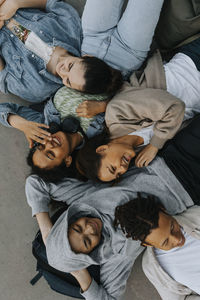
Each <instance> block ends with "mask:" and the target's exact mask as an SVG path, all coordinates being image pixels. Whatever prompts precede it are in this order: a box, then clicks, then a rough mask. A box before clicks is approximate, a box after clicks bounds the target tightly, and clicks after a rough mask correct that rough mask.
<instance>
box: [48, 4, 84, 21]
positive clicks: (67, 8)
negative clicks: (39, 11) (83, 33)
mask: <svg viewBox="0 0 200 300" xmlns="http://www.w3.org/2000/svg"><path fill="white" fill-rule="evenodd" d="M46 12H52V13H54V14H56V15H58V16H63V17H65V22H66V21H67V19H66V15H67V16H68V17H69V16H70V17H72V18H74V17H75V18H77V20H80V17H79V15H78V12H77V11H76V9H75V8H73V7H72V6H71V5H70V4H68V3H66V2H64V1H63V0H47V3H46Z"/></svg>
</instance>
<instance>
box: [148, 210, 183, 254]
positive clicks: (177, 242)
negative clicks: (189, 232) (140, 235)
mask: <svg viewBox="0 0 200 300" xmlns="http://www.w3.org/2000/svg"><path fill="white" fill-rule="evenodd" d="M184 243H185V237H184V235H183V233H182V231H181V228H180V225H179V224H178V222H177V221H176V219H174V218H173V217H171V216H169V215H167V214H165V213H163V212H160V213H159V222H158V228H156V229H153V230H152V232H151V233H150V234H149V235H148V236H147V237H146V239H145V243H144V244H147V246H148V245H151V246H153V247H155V248H158V249H162V250H170V249H173V248H175V247H182V246H183V245H184Z"/></svg>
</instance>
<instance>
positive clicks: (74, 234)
mask: <svg viewBox="0 0 200 300" xmlns="http://www.w3.org/2000/svg"><path fill="white" fill-rule="evenodd" d="M101 231H102V222H101V220H100V219H98V218H89V217H83V218H79V219H78V220H77V221H76V222H74V223H72V224H71V225H70V227H69V232H68V238H69V243H70V246H71V248H72V250H73V251H74V252H75V253H84V254H88V253H90V252H91V251H92V250H93V249H94V248H95V247H96V246H97V245H98V244H99V242H100V240H101Z"/></svg>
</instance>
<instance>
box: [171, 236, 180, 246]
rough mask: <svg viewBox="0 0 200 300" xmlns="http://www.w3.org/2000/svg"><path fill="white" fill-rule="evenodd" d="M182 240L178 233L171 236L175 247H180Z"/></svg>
mask: <svg viewBox="0 0 200 300" xmlns="http://www.w3.org/2000/svg"><path fill="white" fill-rule="evenodd" d="M180 240H181V236H180V235H179V234H178V233H174V234H173V235H172V236H171V243H172V245H173V247H178V244H179V243H180Z"/></svg>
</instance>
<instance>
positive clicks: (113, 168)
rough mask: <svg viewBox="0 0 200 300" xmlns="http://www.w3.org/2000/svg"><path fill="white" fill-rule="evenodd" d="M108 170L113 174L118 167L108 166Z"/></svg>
mask: <svg viewBox="0 0 200 300" xmlns="http://www.w3.org/2000/svg"><path fill="white" fill-rule="evenodd" d="M108 170H109V172H110V173H111V174H113V175H114V174H115V171H116V168H115V167H113V166H112V165H111V166H110V167H109V168H108Z"/></svg>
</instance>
